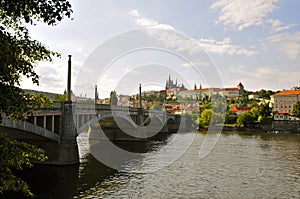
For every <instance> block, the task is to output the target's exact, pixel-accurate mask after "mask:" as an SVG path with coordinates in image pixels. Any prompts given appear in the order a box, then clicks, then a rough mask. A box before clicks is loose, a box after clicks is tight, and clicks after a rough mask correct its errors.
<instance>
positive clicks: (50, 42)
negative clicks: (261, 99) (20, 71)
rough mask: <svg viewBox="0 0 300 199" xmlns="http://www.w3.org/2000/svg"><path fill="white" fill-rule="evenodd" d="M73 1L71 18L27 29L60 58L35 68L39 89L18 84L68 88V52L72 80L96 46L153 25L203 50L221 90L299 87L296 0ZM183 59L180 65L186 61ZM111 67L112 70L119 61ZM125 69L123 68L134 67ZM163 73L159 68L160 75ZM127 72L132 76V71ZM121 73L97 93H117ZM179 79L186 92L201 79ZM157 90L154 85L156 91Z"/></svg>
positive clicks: (52, 89) (59, 90)
mask: <svg viewBox="0 0 300 199" xmlns="http://www.w3.org/2000/svg"><path fill="white" fill-rule="evenodd" d="M71 4H72V6H73V10H74V13H73V18H74V19H73V20H64V21H63V22H62V23H60V24H58V25H57V26H56V27H47V26H46V25H41V24H37V25H36V26H33V27H30V28H29V29H30V33H31V35H32V37H33V38H35V39H37V40H40V41H41V42H42V43H44V44H45V45H46V46H48V47H50V48H51V49H52V50H55V51H58V52H61V53H62V58H61V59H60V60H58V59H55V60H54V62H53V63H40V64H39V65H38V67H37V68H36V71H37V72H38V73H39V74H40V76H41V78H40V83H41V86H40V87H36V86H32V84H31V83H30V80H25V81H24V83H23V84H22V87H23V88H32V89H36V90H44V91H49V92H57V93H62V92H63V91H64V89H65V88H66V74H67V73H66V70H67V55H68V54H71V55H72V63H73V71H72V72H73V76H72V78H73V85H74V84H75V82H76V78H77V76H78V74H79V71H80V68H81V67H82V65H83V63H84V62H85V61H86V59H87V58H88V56H89V55H90V54H91V53H92V52H93V51H94V49H96V48H97V47H98V46H99V45H101V44H103V43H105V42H106V41H107V40H109V39H111V38H114V37H115V36H117V35H120V34H122V33H124V32H128V31H132V30H136V29H140V28H153V27H154V28H160V29H163V30H171V31H176V32H179V33H181V34H182V35H185V36H186V37H187V38H191V39H192V40H193V41H194V42H196V43H197V45H199V46H200V47H202V48H203V50H204V51H205V52H206V53H207V54H208V57H209V58H210V59H211V62H212V63H213V64H214V65H215V67H216V70H217V71H218V72H219V74H220V77H221V78H222V82H223V85H224V87H232V86H235V85H236V84H237V83H238V82H242V83H243V84H244V85H245V88H246V89H247V90H251V91H255V90H260V89H270V90H282V89H290V88H291V87H293V86H299V84H300V78H299V77H300V67H299V65H298V63H300V62H299V61H300V56H299V55H300V28H299V23H298V19H299V17H297V7H299V5H300V2H297V1H280V0H271V1H267V0H262V1H261V0H254V1H230V3H229V1H226V0H215V1H190V2H189V3H186V2H184V1H172V2H171V1H164V2H151V3H150V2H147V3H146V2H139V1H124V2H117V1H109V2H108V1H92V0H89V1H87V2H80V1H77V0H74V1H71ZM132 42H134V41H132ZM168 42H170V43H168V45H170V44H174V43H175V42H177V43H176V44H177V45H180V46H182V48H186V49H188V47H189V45H184V44H186V43H180V44H178V41H174V40H171V39H170V40H169V41H168ZM149 60H150V59H149ZM125 61H126V60H124V62H125ZM191 61H194V60H191ZM168 64H169V65H171V64H173V63H168ZM174 64H175V65H176V64H180V63H179V62H177V63H174ZM181 64H182V65H183V66H184V64H186V63H181ZM192 64H193V63H192ZM120 65H121V64H120ZM154 67H157V66H154ZM115 68H116V69H118V67H117V65H116V67H115ZM116 69H115V71H116ZM129 69H130V70H129V72H132V71H134V70H136V69H135V68H129ZM184 69H185V67H181V68H179V69H178V70H177V69H176V71H175V72H177V73H179V74H182V73H183V72H184ZM115 71H114V70H112V72H111V73H112V74H113V73H114V72H115ZM134 72H136V71H134ZM167 72H168V71H167V69H165V70H164V71H163V72H162V73H163V74H166V73H167ZM148 75H149V73H148ZM151 75H152V76H153V77H151ZM155 75H157V74H150V77H151V78H153V79H155V78H156V77H155ZM129 76H130V77H134V76H132V74H131V75H129ZM150 77H149V78H150ZM162 77H163V75H162V76H161V79H162ZM116 78H119V79H116ZM120 78H122V77H115V76H114V75H110V76H109V78H108V79H106V82H107V85H105V88H102V87H101V86H100V88H99V92H100V95H101V92H102V95H105V96H108V95H109V91H111V90H116V89H115V88H116V87H117V85H116V82H117V81H119V80H120ZM151 78H150V79H151ZM162 80H165V77H164V79H162ZM158 81H159V80H156V82H158ZM182 81H186V82H187V84H185V85H186V86H187V87H188V89H192V86H193V82H192V81H195V82H194V83H196V84H197V85H199V84H203V79H201V78H194V79H191V80H190V79H187V78H184V79H182ZM154 82H155V81H154ZM162 82H163V81H162ZM191 84H192V85H191ZM152 86H153V85H152ZM208 86H209V85H208ZM160 87H161V85H157V88H160ZM93 88H94V87H91V91H92V90H93ZM149 88H151V85H150V86H149ZM101 89H102V90H101ZM136 89H138V84H137V85H136ZM132 91H133V90H132ZM76 94H77V95H79V94H80V93H76Z"/></svg>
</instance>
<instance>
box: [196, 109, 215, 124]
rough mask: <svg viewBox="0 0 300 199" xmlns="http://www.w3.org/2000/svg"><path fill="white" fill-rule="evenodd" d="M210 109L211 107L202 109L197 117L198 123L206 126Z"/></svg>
mask: <svg viewBox="0 0 300 199" xmlns="http://www.w3.org/2000/svg"><path fill="white" fill-rule="evenodd" d="M211 115H212V110H211V109H205V110H204V111H202V113H201V115H200V118H199V124H200V125H201V126H203V127H205V126H208V125H209V123H210V120H211Z"/></svg>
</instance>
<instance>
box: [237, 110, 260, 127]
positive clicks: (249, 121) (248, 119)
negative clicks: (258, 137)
mask: <svg viewBox="0 0 300 199" xmlns="http://www.w3.org/2000/svg"><path fill="white" fill-rule="evenodd" d="M256 120H257V115H256V114H255V113H254V112H252V111H248V112H245V113H242V114H240V115H239V116H238V118H237V124H238V125H239V126H240V127H253V126H254V125H255V121H256Z"/></svg>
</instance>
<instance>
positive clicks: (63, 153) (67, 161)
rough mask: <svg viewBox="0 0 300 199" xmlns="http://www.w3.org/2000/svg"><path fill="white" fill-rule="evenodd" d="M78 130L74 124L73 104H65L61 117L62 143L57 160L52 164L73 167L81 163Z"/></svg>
mask: <svg viewBox="0 0 300 199" xmlns="http://www.w3.org/2000/svg"><path fill="white" fill-rule="evenodd" d="M76 137H77V130H76V127H75V123H74V118H73V111H72V102H65V103H64V104H63V110H62V115H61V132H60V142H59V145H58V151H57V159H55V160H54V161H53V162H52V163H51V164H56V165H71V164H78V163H79V152H78V145H77V140H76Z"/></svg>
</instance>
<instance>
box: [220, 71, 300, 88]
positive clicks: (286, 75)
mask: <svg viewBox="0 0 300 199" xmlns="http://www.w3.org/2000/svg"><path fill="white" fill-rule="evenodd" d="M221 74H222V77H223V80H224V82H225V84H227V85H232V84H234V83H236V82H242V83H243V84H244V85H245V87H246V89H250V90H251V89H252V90H259V89H262V85H263V86H264V89H273V90H281V89H290V88H291V87H293V86H295V85H299V83H300V82H299V76H300V71H294V72H290V71H284V70H282V69H279V68H277V67H274V66H268V65H265V66H261V67H258V68H256V69H251V67H249V66H245V65H238V66H231V67H230V68H229V70H226V71H222V72H221ZM232 80H234V81H236V82H232Z"/></svg>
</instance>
